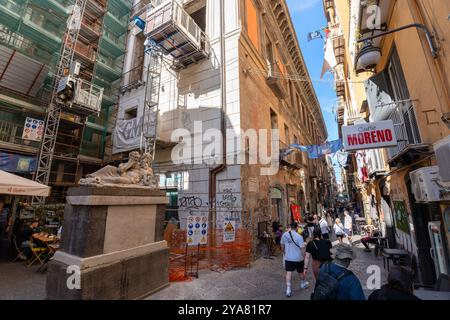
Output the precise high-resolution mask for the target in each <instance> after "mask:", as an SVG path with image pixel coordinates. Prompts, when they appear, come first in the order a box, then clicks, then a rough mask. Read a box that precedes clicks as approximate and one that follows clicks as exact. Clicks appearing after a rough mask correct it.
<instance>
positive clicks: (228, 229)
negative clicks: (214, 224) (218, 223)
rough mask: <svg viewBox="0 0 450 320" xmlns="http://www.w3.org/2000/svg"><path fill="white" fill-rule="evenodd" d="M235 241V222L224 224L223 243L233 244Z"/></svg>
mask: <svg viewBox="0 0 450 320" xmlns="http://www.w3.org/2000/svg"><path fill="white" fill-rule="evenodd" d="M235 240H236V221H233V220H230V221H225V222H224V228H223V242H234V241H235Z"/></svg>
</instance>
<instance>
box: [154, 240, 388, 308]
mask: <svg viewBox="0 0 450 320" xmlns="http://www.w3.org/2000/svg"><path fill="white" fill-rule="evenodd" d="M355 251H356V254H357V257H356V260H354V261H353V262H352V264H351V265H350V269H351V270H352V271H353V272H354V273H355V274H356V275H357V276H358V278H359V279H360V280H361V284H362V285H363V288H364V292H365V294H366V298H367V297H368V295H369V294H370V293H371V290H367V288H366V282H367V278H368V277H369V275H368V274H367V273H366V270H367V267H368V266H370V265H377V266H379V267H380V270H381V284H384V283H385V280H386V278H387V274H386V272H385V271H384V269H383V259H382V258H381V257H378V258H376V257H375V255H374V254H373V252H372V253H367V252H364V251H363V246H362V245H361V244H355ZM308 281H309V282H310V284H311V285H310V287H309V288H308V289H305V290H301V289H300V288H299V277H298V275H294V276H293V287H292V290H293V296H292V297H291V298H289V299H293V300H309V298H310V295H311V292H312V289H313V285H314V279H313V275H312V273H310V274H309V276H308ZM285 290H286V284H285V273H284V271H283V267H282V258H281V254H280V255H278V256H277V257H274V258H273V260H272V259H266V258H261V259H259V260H257V261H256V262H255V263H254V264H253V265H252V268H250V269H240V270H232V271H227V272H223V273H219V272H215V271H210V270H207V271H200V275H199V278H198V279H193V280H192V281H188V282H175V283H171V284H170V286H169V287H167V288H165V289H164V290H162V291H160V292H157V293H156V294H154V295H152V296H150V297H148V298H147V299H149V300H154V299H156V300H157V299H171V300H183V299H186V300H215V299H224V300H280V299H287V298H286V297H285Z"/></svg>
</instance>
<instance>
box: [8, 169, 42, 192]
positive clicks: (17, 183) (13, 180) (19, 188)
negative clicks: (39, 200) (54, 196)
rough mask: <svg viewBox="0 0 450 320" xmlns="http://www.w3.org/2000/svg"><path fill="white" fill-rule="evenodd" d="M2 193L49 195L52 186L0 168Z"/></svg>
mask: <svg viewBox="0 0 450 320" xmlns="http://www.w3.org/2000/svg"><path fill="white" fill-rule="evenodd" d="M0 194H12V195H21V196H39V197H48V196H49V194H50V187H49V186H46V185H43V184H40V183H37V182H35V181H32V180H30V179H26V178H22V177H19V176H16V175H14V174H11V173H8V172H5V171H2V170H0Z"/></svg>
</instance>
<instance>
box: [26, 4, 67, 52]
mask: <svg viewBox="0 0 450 320" xmlns="http://www.w3.org/2000/svg"><path fill="white" fill-rule="evenodd" d="M64 22H65V21H63V20H62V19H61V20H57V19H51V18H50V17H47V16H46V15H43V14H40V13H39V11H35V10H32V9H31V8H28V9H27V11H26V13H25V15H24V17H23V21H22V25H21V29H20V33H21V34H22V35H24V36H25V37H28V38H30V39H31V40H32V41H36V42H38V43H39V44H40V45H42V46H45V47H47V48H49V50H59V47H60V45H61V43H62V38H63V35H64V31H65V23H64Z"/></svg>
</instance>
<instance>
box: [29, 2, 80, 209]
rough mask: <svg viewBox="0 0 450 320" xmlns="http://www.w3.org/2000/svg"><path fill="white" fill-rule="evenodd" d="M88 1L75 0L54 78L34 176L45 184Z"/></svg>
mask: <svg viewBox="0 0 450 320" xmlns="http://www.w3.org/2000/svg"><path fill="white" fill-rule="evenodd" d="M86 2H87V0H73V8H72V14H71V16H70V17H69V20H68V23H67V28H66V32H65V37H64V41H63V44H62V49H61V53H60V60H59V63H58V67H57V71H56V75H55V79H54V87H53V91H52V95H51V100H50V104H49V107H48V110H47V117H46V121H45V129H44V136H43V140H42V143H41V147H40V152H39V158H38V163H37V171H36V174H35V177H34V180H35V181H37V182H39V183H42V184H45V185H47V184H48V182H49V178H50V171H51V167H52V161H53V153H54V151H55V144H56V137H57V134H58V128H59V122H60V119H61V111H62V108H63V107H64V106H65V105H64V103H62V102H61V101H59V99H58V93H59V92H60V90H61V87H60V85H61V80H62V79H64V78H65V77H67V76H68V74H69V70H70V69H71V67H72V63H73V56H74V51H75V45H76V43H77V40H78V35H79V31H80V26H81V17H82V16H83V13H84V10H85V8H86ZM32 202H33V204H44V203H45V198H44V197H34V198H33V201H32Z"/></svg>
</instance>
